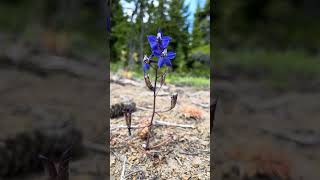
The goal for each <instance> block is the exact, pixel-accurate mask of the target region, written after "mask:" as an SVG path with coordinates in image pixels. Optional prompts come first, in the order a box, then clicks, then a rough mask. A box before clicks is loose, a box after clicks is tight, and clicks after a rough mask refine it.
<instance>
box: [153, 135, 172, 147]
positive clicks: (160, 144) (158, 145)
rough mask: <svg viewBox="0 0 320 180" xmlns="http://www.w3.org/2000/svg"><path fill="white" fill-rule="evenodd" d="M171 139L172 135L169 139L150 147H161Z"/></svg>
mask: <svg viewBox="0 0 320 180" xmlns="http://www.w3.org/2000/svg"><path fill="white" fill-rule="evenodd" d="M171 139H172V137H169V138H168V139H166V140H164V141H162V142H161V143H159V144H156V145H154V146H151V147H150V149H154V148H157V147H160V146H162V145H164V144H166V143H168V142H169V141H170V140H171Z"/></svg>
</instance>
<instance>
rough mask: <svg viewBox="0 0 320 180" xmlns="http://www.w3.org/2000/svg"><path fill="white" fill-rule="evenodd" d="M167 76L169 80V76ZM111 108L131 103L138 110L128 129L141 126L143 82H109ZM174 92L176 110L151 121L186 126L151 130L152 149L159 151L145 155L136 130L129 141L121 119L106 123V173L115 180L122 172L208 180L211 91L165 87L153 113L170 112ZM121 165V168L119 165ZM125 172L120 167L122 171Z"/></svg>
mask: <svg viewBox="0 0 320 180" xmlns="http://www.w3.org/2000/svg"><path fill="white" fill-rule="evenodd" d="M168 76H169V75H168ZM110 90H111V92H110V93H111V104H116V103H119V102H124V101H133V102H135V103H136V105H137V111H136V112H134V113H133V114H132V124H133V125H138V126H139V125H140V126H143V125H142V124H143V121H144V120H146V119H147V120H150V117H151V114H152V104H153V92H152V91H150V90H148V89H147V87H146V86H145V84H144V81H134V83H133V84H126V85H121V84H118V83H111V86H110ZM175 92H176V93H178V101H177V105H176V107H175V108H174V109H173V110H172V111H169V112H166V113H163V114H160V116H157V115H156V116H155V120H156V121H165V122H169V123H175V124H179V125H181V124H183V125H189V126H190V127H175V126H165V125H161V126H154V127H153V133H154V134H153V138H151V141H150V143H151V146H155V145H158V144H160V143H161V142H164V144H162V145H161V146H158V147H155V148H152V149H151V150H149V151H145V150H144V148H143V145H144V144H145V142H146V141H145V140H143V139H141V136H139V132H140V131H141V130H139V129H135V130H132V136H128V130H127V129H126V128H121V129H113V128H115V127H117V126H120V125H125V120H124V117H119V118H114V119H111V121H110V126H111V129H112V130H111V134H110V135H111V136H110V137H111V139H110V141H111V144H110V168H111V169H110V174H111V176H112V178H114V179H120V177H121V173H122V172H124V177H126V179H190V178H192V179H209V178H210V148H209V146H210V113H209V102H210V91H209V88H194V87H190V86H179V87H178V86H174V85H166V86H164V87H163V89H162V90H161V91H160V92H159V96H158V97H157V102H156V109H158V110H165V109H168V107H170V97H171V94H172V93H175ZM125 159H126V163H125V166H124V161H125ZM123 167H124V168H123Z"/></svg>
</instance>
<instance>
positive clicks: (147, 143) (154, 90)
mask: <svg viewBox="0 0 320 180" xmlns="http://www.w3.org/2000/svg"><path fill="white" fill-rule="evenodd" d="M155 74H156V75H155V80H154V89H153V111H152V116H151V121H150V130H149V133H148V136H147V142H146V147H145V148H146V149H149V144H150V135H151V133H152V125H153V118H154V114H155V113H156V97H157V96H156V89H157V80H158V68H156V70H155Z"/></svg>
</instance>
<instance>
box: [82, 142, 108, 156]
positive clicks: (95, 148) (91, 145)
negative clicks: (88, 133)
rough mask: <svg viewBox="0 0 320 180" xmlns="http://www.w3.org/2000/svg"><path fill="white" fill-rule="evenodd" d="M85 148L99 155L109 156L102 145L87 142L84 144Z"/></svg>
mask: <svg viewBox="0 0 320 180" xmlns="http://www.w3.org/2000/svg"><path fill="white" fill-rule="evenodd" d="M83 146H84V147H85V148H86V149H88V150H91V151H94V152H98V153H102V154H107V153H108V152H107V148H106V146H104V145H101V144H95V143H92V142H88V141H87V142H84V143H83Z"/></svg>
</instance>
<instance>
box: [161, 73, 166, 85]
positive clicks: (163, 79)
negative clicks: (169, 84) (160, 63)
mask: <svg viewBox="0 0 320 180" xmlns="http://www.w3.org/2000/svg"><path fill="white" fill-rule="evenodd" d="M166 75H167V73H163V74H162V75H161V80H160V85H161V86H162V85H163V84H164V83H165V81H166Z"/></svg>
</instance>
